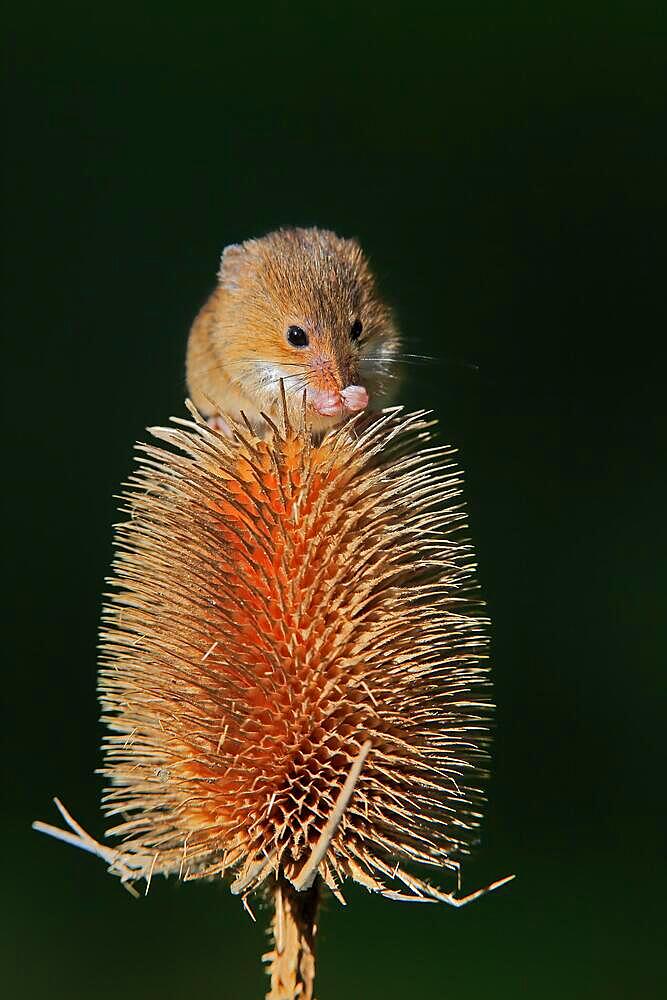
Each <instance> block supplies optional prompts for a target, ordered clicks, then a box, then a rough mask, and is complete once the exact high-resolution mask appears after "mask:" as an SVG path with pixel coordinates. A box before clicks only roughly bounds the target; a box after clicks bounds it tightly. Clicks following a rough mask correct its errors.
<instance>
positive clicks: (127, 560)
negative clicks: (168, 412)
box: [41, 409, 504, 1000]
mask: <svg viewBox="0 0 667 1000" xmlns="http://www.w3.org/2000/svg"><path fill="white" fill-rule="evenodd" d="M193 417H194V419H193V420H192V421H185V420H175V424H176V426H171V427H169V428H155V429H153V432H152V433H153V434H154V436H155V437H156V438H158V439H160V440H161V441H162V442H164V443H165V444H166V445H167V446H168V448H163V447H159V446H155V445H141V446H140V453H141V457H140V466H139V469H138V471H137V472H136V473H135V474H134V475H133V476H132V478H131V481H130V485H129V490H128V491H127V492H126V494H125V500H126V503H127V513H128V514H129V519H128V520H127V521H126V522H125V523H123V524H121V525H120V526H119V527H118V528H117V529H116V551H117V555H116V560H115V563H114V570H115V576H114V577H113V579H112V580H111V583H112V584H113V587H114V588H115V589H114V593H113V594H112V595H111V596H110V597H109V600H108V603H107V605H106V607H105V611H104V618H103V627H102V632H101V639H102V655H101V670H100V691H101V698H102V704H103V710H104V716H103V718H104V721H105V722H106V724H107V725H108V726H109V729H110V731H111V735H109V736H108V737H107V738H106V741H105V743H106V760H105V767H104V769H103V771H102V773H103V774H104V775H105V777H106V778H107V781H108V788H107V791H106V792H105V795H104V799H103V805H104V809H105V811H106V813H107V815H109V816H111V817H118V818H120V822H118V823H117V825H114V826H113V827H112V828H111V829H110V830H109V831H108V832H109V833H110V834H113V835H115V836H118V837H120V838H122V845H121V847H120V849H119V851H118V853H117V855H116V856H115V857H112V856H111V854H112V849H111V848H108V847H103V846H102V845H95V842H94V841H92V839H91V838H89V837H88V835H87V834H85V833H84V832H83V831H80V828H78V827H77V826H76V824H74V825H72V823H73V821H72V823H70V826H72V829H73V830H74V833H75V834H76V837H78V838H79V840H80V844H81V846H84V847H85V848H86V849H87V850H93V851H95V852H96V853H99V854H101V856H103V857H105V859H106V860H107V862H108V863H109V864H110V868H111V870H114V871H116V872H117V873H118V874H120V875H121V878H122V880H123V881H124V882H126V883H128V882H131V881H132V880H133V879H136V878H138V877H141V876H144V877H146V878H147V879H148V880H150V877H152V875H154V874H158V873H159V874H164V875H168V874H172V873H173V874H177V875H179V876H180V877H182V878H183V879H197V878H211V877H221V876H225V875H229V876H230V878H231V889H232V892H234V893H236V894H238V895H241V896H242V898H243V901H244V903H245V905H246V906H248V899H247V897H248V896H249V895H250V894H251V893H253V892H254V891H255V890H257V889H259V888H260V886H263V888H264V890H268V892H269V893H270V894H271V895H272V896H273V899H274V901H275V905H276V915H275V919H274V926H273V930H274V948H273V951H272V952H271V953H270V955H269V956H267V959H268V961H269V962H270V965H269V969H270V975H271V983H272V988H271V993H270V994H269V996H270V997H271V998H272V1000H279V998H280V1000H284V998H290V997H293V996H300V997H312V981H313V976H314V950H313V942H314V935H315V911H316V907H317V898H318V893H319V891H320V890H319V885H320V879H321V880H322V881H323V882H324V883H325V884H326V885H327V886H328V887H329V889H330V890H331V891H332V892H333V894H334V895H335V896H336V897H337V898H338V899H340V900H341V901H343V900H342V895H341V890H340V887H341V883H342V882H343V880H344V879H345V878H351V879H353V880H355V881H356V882H358V883H360V884H362V885H363V886H365V887H366V888H367V889H369V890H371V891H375V892H379V893H381V894H382V895H384V896H386V897H388V898H390V899H401V900H412V901H436V900H441V901H444V902H448V903H451V904H453V905H460V904H461V903H463V902H467V901H468V900H470V899H472V898H475V897H476V896H478V895H480V894H481V892H483V891H487V890H481V891H480V892H477V893H473V894H472V895H471V896H468V897H464V898H463V899H460V898H458V897H457V896H456V895H455V893H454V892H453V891H452V890H449V891H445V890H443V889H440V888H437V887H436V886H434V885H432V884H431V883H430V882H429V881H427V880H426V879H425V878H424V877H423V875H419V874H417V872H416V870H415V869H418V868H419V866H429V867H430V868H431V869H434V870H438V869H446V870H448V871H449V873H450V875H451V876H452V877H455V878H456V880H457V883H456V884H457V885H458V875H459V864H460V858H461V856H462V855H463V854H465V853H466V851H467V844H468V842H469V838H470V834H471V832H472V831H474V830H475V828H476V827H477V825H478V823H479V819H480V803H481V801H482V794H481V790H480V787H479V786H480V780H479V779H480V775H481V773H482V772H481V770H480V766H481V765H482V763H483V759H484V756H485V743H486V739H487V719H488V715H489V711H490V704H489V700H488V695H487V681H488V676H487V666H486V663H485V655H484V650H485V634H484V633H485V626H486V622H485V619H484V618H482V617H481V616H480V614H479V605H478V602H477V600H476V591H475V588H474V584H473V562H472V559H473V555H472V550H471V548H470V546H469V545H468V544H466V543H465V542H463V541H461V540H460V533H461V528H462V526H463V517H464V514H463V511H462V508H461V504H460V502H459V501H458V497H459V493H460V480H459V476H458V473H457V470H456V468H455V467H454V466H453V465H452V462H451V455H452V452H451V449H449V448H447V447H441V446H436V445H434V444H433V442H432V440H431V429H430V428H431V425H430V424H429V423H428V421H427V419H426V414H425V413H423V412H420V413H413V414H409V415H404V414H402V412H401V411H400V410H399V409H395V410H391V411H386V412H385V413H384V414H383V415H381V416H380V417H378V418H377V419H375V420H374V421H373V422H371V423H370V425H367V426H366V427H365V428H363V429H362V427H361V425H360V424H358V423H357V424H355V422H354V421H353V422H351V423H348V424H347V425H346V426H343V427H340V428H338V429H337V430H335V431H333V432H331V433H329V434H328V435H327V436H325V438H324V439H323V440H322V441H321V443H314V442H313V440H312V438H311V435H310V432H309V431H308V429H307V427H306V425H305V420H304V422H303V423H302V425H301V426H300V427H293V426H291V425H290V424H289V422H288V420H287V417H286V416H285V419H284V426H283V427H282V428H281V429H278V428H275V427H273V425H271V426H272V434H271V435H269V439H268V440H260V439H258V438H257V437H255V436H254V434H253V433H252V431H251V430H250V428H249V427H248V428H240V427H235V428H234V436H233V438H232V439H230V438H228V437H226V436H225V435H223V434H221V433H218V432H217V431H214V430H211V429H210V428H209V427H208V426H207V425H206V424H205V423H204V422H203V421H202V420H201V419H200V418H199V417H198V415H197V414H196V413H195V412H194V411H193ZM65 815H66V814H65ZM66 818H67V815H66ZM68 822H69V820H68ZM41 828H42V829H44V825H42V827H41ZM47 832H53V828H49V829H48V830H47ZM66 836H67V837H68V838H69V840H70V841H73V840H75V839H76V837H74V836H73V835H72V834H67V835H66ZM91 845H94V846H91ZM96 848H97V850H96ZM406 866H407V867H406ZM502 881H504V880H502ZM500 884H502V882H499V883H496V884H495V885H494V886H491V887H489V888H495V887H496V885H500ZM248 908H249V906H248Z"/></svg>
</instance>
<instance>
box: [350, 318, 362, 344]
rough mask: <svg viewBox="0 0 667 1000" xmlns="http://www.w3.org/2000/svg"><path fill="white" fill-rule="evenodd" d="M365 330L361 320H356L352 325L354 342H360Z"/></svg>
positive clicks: (351, 334)
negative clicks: (362, 332)
mask: <svg viewBox="0 0 667 1000" xmlns="http://www.w3.org/2000/svg"><path fill="white" fill-rule="evenodd" d="M363 328H364V325H363V323H362V322H361V320H360V319H355V321H354V323H353V324H352V329H351V330H350V336H351V337H352V340H359V337H360V336H361V331H362V330H363Z"/></svg>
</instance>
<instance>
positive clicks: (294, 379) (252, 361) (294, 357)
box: [219, 229, 398, 430]
mask: <svg viewBox="0 0 667 1000" xmlns="http://www.w3.org/2000/svg"><path fill="white" fill-rule="evenodd" d="M219 278H220V284H221V286H222V289H223V291H224V294H225V299H226V302H225V305H226V308H225V310H224V311H223V316H222V320H221V323H222V329H221V330H220V335H221V337H222V338H223V339H224V342H225V347H226V353H227V355H228V356H229V355H232V354H233V356H234V365H233V366H232V367H230V370H229V376H230V378H231V379H232V381H233V382H236V383H237V384H238V386H239V388H241V387H243V389H244V391H245V392H246V393H248V392H250V393H251V394H252V395H253V397H254V398H256V399H257V400H258V401H259V403H260V407H259V408H260V409H263V410H264V412H266V413H268V414H269V415H276V414H277V413H278V412H279V411H280V408H281V403H280V380H281V379H282V380H283V382H284V386H285V392H286V396H287V400H288V407H289V410H290V413H291V415H294V416H296V414H297V413H298V412H299V411H300V409H301V406H302V401H303V394H304V391H305V393H306V404H307V410H308V418H309V421H310V423H311V424H312V426H313V427H314V429H315V430H325V429H326V428H327V427H331V426H334V425H335V424H337V423H340V421H341V420H343V419H344V418H345V417H346V416H349V415H350V414H352V413H356V412H359V411H360V410H363V409H365V408H366V406H367V405H368V404H369V402H370V403H371V405H373V406H374V407H377V406H378V405H382V404H383V402H384V401H385V397H386V386H387V384H388V383H390V382H391V380H392V378H393V376H394V374H395V373H393V372H391V371H390V370H389V369H390V368H391V366H390V365H389V363H388V359H390V358H391V357H392V355H393V354H395V353H396V351H397V350H398V334H397V331H396V329H395V327H394V324H393V320H392V317H391V313H390V311H389V309H388V308H387V306H386V305H385V304H384V303H383V302H382V301H381V299H380V298H379V297H378V294H377V292H376V288H375V281H374V278H373V276H372V274H371V271H370V269H369V266H368V263H367V261H366V258H365V257H364V255H363V253H362V251H361V248H360V246H359V245H358V243H356V241H354V240H351V239H341V238H340V237H338V236H336V235H335V234H334V233H331V232H327V231H325V230H321V229H283V230H279V231H278V232H275V233H270V234H269V235H268V236H265V237H263V238H262V239H256V240H248V241H247V242H246V243H242V244H238V245H234V246H230V247H227V249H226V250H225V251H224V253H223V255H222V262H221V265H220V273H219ZM234 340H236V341H237V347H236V349H235V348H234V343H233V342H234Z"/></svg>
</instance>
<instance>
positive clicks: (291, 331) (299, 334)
mask: <svg viewBox="0 0 667 1000" xmlns="http://www.w3.org/2000/svg"><path fill="white" fill-rule="evenodd" d="M287 339H288V341H289V342H290V344H291V345H292V347H308V334H307V333H306V331H305V330H302V329H301V327H300V326H290V327H288V330H287Z"/></svg>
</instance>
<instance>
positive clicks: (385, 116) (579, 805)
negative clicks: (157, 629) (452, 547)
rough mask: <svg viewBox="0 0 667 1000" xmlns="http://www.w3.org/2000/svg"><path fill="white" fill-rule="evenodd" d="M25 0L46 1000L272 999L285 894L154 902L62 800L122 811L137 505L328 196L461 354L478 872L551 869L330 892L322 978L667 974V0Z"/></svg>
mask: <svg viewBox="0 0 667 1000" xmlns="http://www.w3.org/2000/svg"><path fill="white" fill-rule="evenodd" d="M12 6H15V10H14V11H13V12H12V13H11V14H10V17H9V19H8V21H7V22H6V24H5V29H6V30H5V32H4V37H5V48H6V52H5V66H6V69H7V71H8V74H7V78H6V86H5V91H4V93H5V98H4V100H5V105H4V108H5V110H4V115H5V118H4V122H5V124H4V129H3V131H4V133H5V136H6V138H7V140H8V148H7V152H6V154H5V156H6V159H5V169H4V194H5V199H4V208H3V223H4V226H3V229H4V240H5V253H4V265H3V266H4V272H3V273H4V295H3V299H4V313H5V322H4V324H3V325H4V332H5V347H4V352H3V365H2V369H3V376H4V392H3V399H4V402H5V403H6V404H7V411H6V415H5V418H4V423H3V426H4V443H3V464H4V469H5V472H6V485H5V487H4V491H3V498H4V500H5V520H4V530H3V537H4V540H5V544H4V547H5V549H6V550H8V556H9V559H8V568H7V569H6V570H5V572H4V574H3V583H4V585H5V589H6V593H5V596H4V601H3V607H4V609H5V611H6V612H7V619H8V620H7V624H8V628H7V627H6V628H5V630H4V633H3V654H4V656H3V659H4V668H3V669H4V692H5V694H6V707H7V712H6V721H5V723H4V724H3V733H2V735H3V743H4V751H3V763H4V765H5V769H6V776H5V779H4V782H3V789H4V791H5V793H6V794H5V801H6V811H5V817H4V820H3V826H2V834H3V842H4V843H3V853H2V860H3V871H2V893H3V903H2V917H3V921H4V923H5V927H4V930H3V932H2V938H1V940H2V945H3V948H6V949H7V954H6V956H4V957H3V960H2V969H3V972H2V979H3V982H4V985H5V986H6V985H7V984H8V986H9V989H8V993H7V995H8V996H11V997H20V998H33V997H38V998H41V997H48V998H50V1000H55V998H60V997H77V998H79V997H81V998H84V997H85V998H88V997H95V998H112V997H114V998H115V997H119V996H122V997H123V998H125V1000H131V998H135V997H142V998H153V997H156V998H157V997H160V998H164V1000H181V998H190V997H194V996H196V997H198V998H199V997H200V998H202V1000H204V998H208V997H211V998H217V1000H223V998H239V1000H245V998H249V1000H252V998H257V997H260V996H261V995H263V990H264V988H265V981H264V977H263V973H262V971H261V967H260V963H259V954H260V953H261V952H262V951H263V950H264V948H265V939H264V930H263V925H262V921H263V916H260V921H259V923H258V925H257V926H255V925H253V924H251V922H250V920H249V919H248V917H247V916H246V914H245V913H244V912H243V911H242V910H241V907H240V905H239V902H238V900H237V899H234V898H232V897H231V896H230V894H229V893H228V891H227V890H226V889H225V888H224V887H222V886H220V885H185V886H182V885H179V884H177V883H176V882H174V881H171V882H163V881H156V882H154V883H153V887H152V889H151V893H150V895H149V897H148V898H147V899H142V900H141V901H138V902H136V901H133V900H132V899H131V898H130V897H129V895H127V894H126V893H125V892H123V890H122V889H121V888H120V887H119V885H118V883H117V882H116V881H115V880H114V879H112V878H111V877H109V876H107V875H105V872H104V867H103V865H102V863H100V862H96V861H94V860H92V859H91V858H90V857H88V856H85V855H83V854H79V853H78V852H76V851H73V850H68V849H66V848H65V847H64V846H62V845H58V844H56V843H53V842H49V841H48V840H46V839H44V838H40V837H38V836H37V835H36V834H33V833H31V832H30V830H29V822H30V821H31V820H32V819H33V818H36V817H40V818H43V819H54V818H55V812H54V810H53V808H52V807H51V804H50V798H51V796H52V795H54V794H58V795H60V796H61V797H62V798H63V800H64V801H65V802H66V803H67V804H68V805H69V806H70V808H71V809H72V810H73V811H74V813H75V815H76V816H77V817H78V818H79V819H80V820H81V822H82V823H83V824H84V825H85V826H87V827H88V829H90V830H91V831H92V832H94V833H96V834H98V835H101V833H102V830H103V822H102V818H101V815H100V813H99V808H98V795H99V790H100V785H99V779H98V778H97V777H95V776H93V773H92V772H93V769H94V768H95V767H96V766H98V764H99V759H100V758H99V749H98V748H99V742H100V735H101V732H100V726H99V724H98V723H97V721H96V719H97V714H98V708H97V703H96V694H95V642H96V629H97V621H98V614H99V607H100V593H101V591H102V589H103V577H104V575H105V573H106V572H107V569H108V565H109V561H110V555H111V550H110V541H111V529H110V525H111V523H112V521H113V519H114V516H115V514H114V501H113V499H112V495H113V493H114V492H117V491H118V488H119V484H120V483H121V482H122V481H123V480H124V479H125V478H126V477H127V475H128V473H129V471H130V468H131V462H132V459H131V447H132V442H133V441H134V440H135V439H137V438H142V437H144V436H145V433H144V430H143V428H144V427H145V426H146V425H149V424H152V423H158V422H163V421H165V420H166V418H167V417H168V416H169V415H170V414H181V413H182V412H183V405H182V400H183V397H184V378H183V352H184V344H185V338H186V333H187V328H188V324H189V322H190V320H191V318H192V316H193V314H194V312H195V311H196V309H197V308H198V306H199V304H200V303H201V301H202V299H203V298H204V296H205V295H206V294H207V293H208V291H209V289H210V287H211V284H212V281H213V278H214V274H215V270H216V265H217V258H218V254H219V252H220V250H221V248H222V246H223V245H224V244H225V243H229V242H232V241H236V240H239V239H243V238H244V237H248V236H252V235H259V234H262V233H264V232H266V231H268V230H270V229H272V228H274V227H275V226H277V225H280V224H302V225H303V224H318V225H323V226H329V227H331V228H334V229H336V230H337V231H339V232H340V233H342V234H345V235H357V236H358V237H359V238H360V239H361V241H362V243H363V244H364V246H365V247H366V249H367V250H368V252H369V254H370V255H371V257H372V259H373V261H374V263H375V266H376V268H377V271H378V272H379V274H380V276H381V279H382V283H383V287H384V289H385V291H386V294H387V296H388V297H389V299H390V300H391V301H392V302H393V303H394V304H395V306H396V308H397V311H398V315H399V319H400V321H401V325H402V328H403V330H404V333H405V336H406V341H407V343H408V344H409V345H410V346H409V347H408V350H413V351H422V352H426V353H431V354H434V355H437V357H438V358H439V361H438V362H437V363H434V364H432V365H429V366H425V367H416V368H414V369H413V370H411V371H410V372H409V377H408V379H407V381H406V384H405V391H404V400H405V402H406V404H407V405H409V406H433V407H435V408H436V411H437V413H438V415H439V417H440V419H441V422H442V433H443V436H444V438H446V439H447V440H449V441H451V442H453V443H454V444H455V445H457V446H458V447H459V448H460V454H461V461H462V464H463V466H464V469H465V472H466V479H467V498H468V503H469V512H470V522H471V531H472V535H473V538H474V540H475V542H476V545H477V548H478V555H479V566H480V576H481V581H482V585H483V589H484V592H485V595H486V597H487V599H488V602H489V606H490V613H491V615H492V617H493V620H494V665H495V684H496V698H497V702H498V706H499V707H498V716H497V720H498V725H497V740H496V744H495V751H494V777H493V781H492V783H491V785H490V788H489V799H490V801H489V808H488V818H487V820H486V822H485V825H484V828H483V836H482V843H481V846H480V849H479V850H478V852H477V854H476V856H475V858H474V859H473V860H472V861H471V862H470V864H469V865H468V867H467V869H466V872H465V887H466V888H474V887H477V886H479V885H482V884H484V883H485V881H488V880H490V879H492V878H495V877H498V876H501V875H504V874H506V873H508V872H516V873H517V875H518V877H517V879H516V881H515V882H514V884H513V885H512V886H510V887H507V888H505V889H504V890H502V891H501V892H499V893H498V894H497V895H495V896H492V897H488V898H486V899H484V900H482V901H481V902H479V903H477V904H475V905H474V906H472V907H470V908H468V909H466V910H463V911H460V912H456V911H453V910H449V909H447V908H445V907H435V906H433V907H427V906H424V907H419V906H415V907H409V906H407V905H403V906H402V905H400V904H397V903H396V904H393V903H390V902H387V901H384V900H382V899H379V898H375V897H371V896H369V895H367V894H366V893H365V892H363V891H355V890H351V891H350V892H349V906H348V908H347V909H346V910H341V909H339V907H338V906H337V905H336V904H335V903H333V902H331V903H329V904H327V906H326V908H325V911H324V914H323V917H322V922H321V935H320V959H319V981H318V987H319V988H318V996H319V997H320V1000H334V998H337V1000H340V998H343V997H345V998H347V997H350V998H357V997H359V998H369V1000H370V998H375V997H378V998H379V997H382V998H383V1000H398V998H408V997H429V998H439V997H443V998H452V997H455V998H456V1000H477V998H482V997H484V998H486V997H490V996H497V997H512V998H513V997H530V998H532V997H545V998H562V997H574V998H580V997H581V998H583V997H586V998H588V997H595V998H597V997H600V998H617V997H618V998H625V997H628V998H634V997H648V998H652V997H657V996H658V995H659V993H660V983H659V980H660V978H661V976H662V974H663V966H664V952H663V949H664V923H663V915H664V910H665V907H664V892H665V889H666V888H667V885H666V881H665V868H664V861H663V852H664V847H665V844H664V836H663V834H662V832H659V826H658V813H659V811H660V808H661V804H662V803H661V800H662V799H663V798H664V770H663V769H662V768H661V766H660V764H659V759H660V751H661V749H662V743H663V742H664V732H665V711H664V694H665V681H664V677H665V671H664V659H663V658H661V657H660V655H659V644H660V637H661V635H662V632H663V628H664V617H665V615H664V606H665V588H664V583H663V582H662V579H661V574H660V572H659V571H660V569H662V568H663V567H664V548H663V544H664V532H663V522H664V516H665V509H664V498H663V496H662V495H661V493H660V491H659V484H660V479H661V476H662V467H663V465H664V435H661V434H659V431H658V413H661V412H662V410H663V408H664V407H663V402H664V391H663V381H664V369H663V367H662V364H663V363H662V361H661V360H660V358H659V354H658V351H659V346H660V343H661V341H662V340H663V339H664V337H665V332H666V325H665V307H664V295H665V293H664V270H663V268H664V261H661V260H660V256H661V252H662V251H663V242H664V232H665V221H666V213H665V207H666V205H665V181H666V166H667V162H666V155H665V154H666V145H667V144H666V131H665V129H666V120H665V105H664V98H665V90H664V83H665V81H664V70H665V49H666V47H665V27H666V19H665V17H664V16H663V13H662V11H664V5H662V4H657V3H656V4H643V3H627V4H614V3H599V4H598V3H595V4H593V3H585V2H584V3H579V4H576V5H574V4H573V5H572V6H571V7H570V6H565V5H562V4H553V5H552V4H548V5H544V4H540V3H536V2H533V3H525V4H522V3H511V2H510V3H505V4H500V3H498V4H473V3H467V4H465V3H457V4H453V3H444V4H438V5H436V4H433V5H424V4H417V3H410V4H408V3H406V4H404V5H402V6H400V7H396V6H392V5H389V6H387V5H386V4H379V3H378V4H364V3H359V4H354V5H352V4H350V5H348V4H345V3H336V4H330V5H327V6H326V8H324V7H323V8H322V9H318V8H317V6H316V5H315V4H312V3H311V4H304V3H292V4H274V5H264V4H260V3H254V4H253V3H248V4H239V5H238V6H237V7H232V6H228V5H225V3H224V0H221V2H220V3H217V4H215V5H214V6H213V5H212V6H211V7H210V8H208V7H202V6H201V5H197V4H184V5H182V9H181V11H180V12H178V13H170V12H165V10H164V9H160V8H159V7H157V6H156V7H155V8H152V7H148V6H146V5H139V7H138V8H130V7H125V6H124V5H120V6H119V5H117V4H99V5H92V4H87V5H83V4H82V5H81V6H80V7H74V6H71V5H66V6H61V5H56V4H40V5H32V6H31V5H21V6H20V8H19V5H18V4H16V5H12ZM661 9H662V10H661ZM465 363H468V364H477V365H479V370H478V371H476V370H475V369H474V368H471V367H466V364H465ZM661 941H662V945H661V944H660V942H661ZM661 952H662V953H661Z"/></svg>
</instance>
